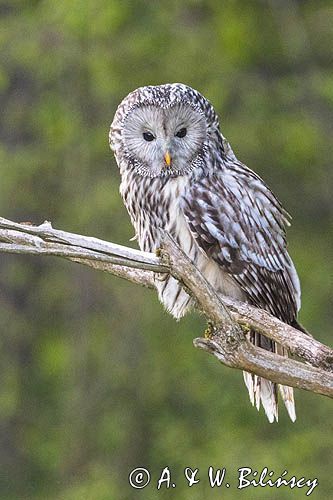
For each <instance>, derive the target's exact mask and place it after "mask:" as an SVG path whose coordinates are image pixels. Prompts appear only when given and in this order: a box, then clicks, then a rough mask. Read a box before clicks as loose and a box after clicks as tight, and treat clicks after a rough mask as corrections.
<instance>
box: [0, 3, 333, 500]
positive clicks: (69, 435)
mask: <svg viewBox="0 0 333 500" xmlns="http://www.w3.org/2000/svg"><path fill="white" fill-rule="evenodd" d="M332 44H333V5H332V2H330V1H328V0H327V1H324V0H317V1H314V0H313V1H296V0H284V1H274V0H271V1H269V0H267V1H265V0H262V1H260V0H258V1H253V0H252V1H251V0H233V1H219V0H215V1H213V0H211V1H209V0H205V1H199V0H186V1H183V2H176V1H172V0H171V1H168V2H148V1H146V2H145V1H142V0H140V1H139V0H134V1H126V0H125V1H124V0H118V1H115V0H112V1H110V0H98V1H92V0H72V1H65V0H59V1H57V2H54V1H51V0H44V1H42V0H34V1H32V0H31V1H18V0H16V1H15V0H12V1H4V0H2V1H0V47H1V51H0V215H1V216H3V217H6V218H10V219H13V220H15V221H32V222H33V223H41V222H42V221H43V220H45V219H47V220H50V221H52V224H53V225H54V227H56V228H59V229H64V230H68V231H71V232H77V233H81V234H86V235H92V236H96V237H100V238H103V239H107V240H110V241H113V242H117V243H121V244H124V245H135V244H134V243H129V238H131V237H132V236H133V229H132V228H131V226H130V222H129V219H128V216H127V213H126V212H125V209H124V207H123V205H122V201H121V199H120V196H119V194H118V187H119V173H118V169H117V166H116V163H115V160H114V158H113V155H112V153H111V152H110V150H109V147H108V130H109V125H110V123H111V121H112V118H113V114H114V112H115V110H116V107H117V105H118V104H119V102H120V100H121V99H122V98H123V97H124V96H125V95H126V94H127V93H128V92H129V91H131V90H133V89H134V88H136V87H138V86H141V85H147V84H159V83H165V82H176V81H179V82H183V83H186V84H188V85H190V86H192V87H194V88H196V89H198V90H199V91H201V92H202V93H203V94H204V95H205V96H206V97H207V98H209V100H210V101H211V102H212V103H213V104H214V106H215V108H216V110H217V111H218V113H219V115H220V121H221V128H222V131H223V134H224V135H225V136H226V137H227V138H228V140H229V141H230V143H231V145H232V147H233V149H234V151H235V153H236V155H237V156H238V157H239V159H240V160H242V161H243V162H244V163H246V164H247V165H248V166H249V167H250V168H253V169H254V170H255V171H256V172H258V173H259V174H260V175H261V176H262V177H263V178H264V179H265V180H266V182H267V183H268V184H269V185H270V186H271V188H272V189H273V190H274V192H275V193H276V194H277V195H278V197H279V198H280V200H281V201H282V202H283V204H284V206H285V207H286V208H287V210H288V211H289V212H290V213H291V214H292V215H293V225H292V227H291V228H290V229H289V231H288V239H289V250H290V253H291V255H292V257H293V259H294V261H295V264H296V267H297V269H298V271H299V275H300V279H301V284H302V290H303V306H302V311H301V317H300V319H301V322H302V323H303V324H304V325H305V326H306V328H307V329H308V330H309V331H310V332H312V333H313V335H314V336H315V337H316V338H317V339H318V340H320V341H322V342H325V343H331V342H332V336H331V333H332V320H333V317H332V282H333V279H332V274H333V273H332V257H333V252H332V213H333V210H332V208H333V201H332V187H333V170H332V132H333V131H332V123H333V113H332V111H333V64H332ZM204 328H205V323H204V321H203V319H202V318H200V317H199V316H198V315H196V314H194V313H193V314H192V315H190V316H188V317H186V318H185V319H184V320H182V321H181V322H179V323H177V322H175V321H174V320H173V319H172V318H171V317H170V316H168V315H167V313H165V312H164V311H163V309H162V306H161V305H160V304H159V303H158V300H157V298H156V296H155V294H154V293H153V292H151V291H148V290H144V289H140V288H138V287H136V286H135V285H132V284H130V283H127V282H125V281H122V280H120V279H118V278H116V277H112V276H110V275H105V274H103V273H98V272H97V271H93V270H89V269H86V268H84V267H80V266H79V265H77V264H74V263H68V262H63V261H61V260H57V259H56V258H37V257H35V258H34V257H28V256H17V255H16V256H15V255H11V256H7V255H6V256H5V255H1V256H0V331H1V336H0V380H1V383H0V497H1V498H4V499H9V500H10V499H17V498H20V499H21V498H22V499H23V498H24V499H45V498H50V499H63V500H76V499H77V500H79V499H80V500H81V499H96V500H104V499H105V500H108V499H131V498H137V497H138V498H142V499H143V498H144V499H155V498H157V497H159V498H184V499H191V500H192V499H194V500H196V499H198V500H199V499H201V498H204V497H205V498H207V497H209V498H221V495H222V496H223V498H234V497H235V496H236V495H237V494H239V496H240V497H241V498H244V499H245V498H246V499H252V498H254V497H255V498H268V497H269V498H272V499H287V498H288V499H290V498H304V497H305V492H306V489H301V490H298V491H297V490H296V489H294V490H290V489H289V488H280V489H279V490H278V489H273V488H265V489H263V488H262V489H259V488H256V489H253V488H252V489H246V490H242V491H238V490H237V489H236V484H237V483H236V477H237V469H238V467H242V466H249V467H253V468H254V469H255V470H258V471H261V469H262V468H263V467H264V466H267V467H268V468H269V470H274V471H275V472H276V475H277V476H279V475H280V474H281V472H283V471H284V470H285V469H287V470H288V472H289V477H290V476H292V475H296V477H298V478H299V477H302V476H305V477H306V478H314V477H317V478H318V480H319V486H318V487H317V488H316V489H315V491H314V493H313V494H312V496H311V498H318V499H319V498H323V499H326V498H329V497H330V495H331V493H332V489H333V481H332V462H333V460H332V449H333V432H332V431H333V429H332V427H333V425H332V403H331V401H329V400H328V399H325V398H324V397H320V396H318V395H314V394H311V393H306V392H300V391H295V395H296V410H297V415H298V419H297V421H296V423H295V424H292V423H291V422H290V421H289V419H288V417H287V414H286V411H285V410H284V408H282V407H281V411H280V422H279V423H278V424H269V423H268V421H267V420H266V418H265V415H264V413H263V411H260V413H259V414H258V413H257V411H256V410H255V409H254V408H252V406H251V405H250V402H249V399H248V395H247V391H246V388H245V386H244V384H243V379H242V374H241V373H240V372H237V371H233V370H230V369H228V368H226V367H224V366H222V365H220V364H219V363H218V362H217V361H216V360H215V359H213V358H212V357H210V356H208V355H207V354H205V353H203V352H202V351H198V350H196V349H194V348H193V347H192V339H193V338H194V337H197V336H200V334H202V332H203V329H204ZM166 465H168V466H169V467H170V469H171V471H172V472H173V479H174V480H175V482H176V483H177V487H176V488H175V489H174V490H168V491H167V490H165V489H162V490H160V491H158V492H157V491H156V483H157V480H158V477H159V474H160V472H161V470H162V469H163V468H164V467H165V466H166ZM210 465H212V466H214V467H226V468H227V471H228V479H229V480H230V483H231V485H232V486H231V488H230V489H229V490H227V489H226V488H223V489H222V490H221V489H215V490H212V489H210V488H209V486H208V481H207V472H206V471H207V469H208V467H209V466H210ZM139 466H144V467H147V468H149V469H150V471H151V474H152V482H151V484H150V485H149V487H147V488H146V489H145V490H143V491H139V490H133V489H131V488H130V487H129V486H128V484H127V477H128V473H129V471H130V470H131V469H132V468H134V467H139ZM186 466H189V467H193V468H196V467H198V468H199V469H200V471H201V472H200V477H202V480H201V482H200V484H198V485H196V486H193V487H192V488H191V489H189V488H188V487H187V486H186V481H185V479H184V477H183V469H184V467H186Z"/></svg>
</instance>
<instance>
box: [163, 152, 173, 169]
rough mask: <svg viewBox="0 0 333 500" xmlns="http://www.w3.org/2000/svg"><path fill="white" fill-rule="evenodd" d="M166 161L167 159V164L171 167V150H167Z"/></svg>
mask: <svg viewBox="0 0 333 500" xmlns="http://www.w3.org/2000/svg"><path fill="white" fill-rule="evenodd" d="M164 161H165V164H166V165H167V166H168V167H170V165H171V156H170V153H169V151H167V152H166V153H165V155H164Z"/></svg>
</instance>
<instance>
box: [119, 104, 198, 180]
mask: <svg viewBox="0 0 333 500" xmlns="http://www.w3.org/2000/svg"><path fill="white" fill-rule="evenodd" d="M206 134H207V131H206V124H205V119H204V116H203V115H202V113H200V112H199V111H197V110H195V109H193V107H191V105H190V104H175V105H173V106H171V107H167V108H162V107H157V106H152V105H146V106H145V105H143V106H140V107H135V108H134V109H133V110H132V111H131V112H130V113H129V115H128V116H127V118H126V120H125V121H124V132H123V140H124V146H125V149H126V151H127V153H128V154H129V155H130V156H131V157H132V158H133V159H135V164H136V169H137V171H138V173H139V174H141V175H148V176H150V177H157V176H168V175H170V176H175V175H182V174H184V173H186V172H189V171H190V170H191V169H192V163H193V161H194V160H195V159H196V158H197V156H198V155H199V154H200V152H202V149H203V145H204V142H205V140H206Z"/></svg>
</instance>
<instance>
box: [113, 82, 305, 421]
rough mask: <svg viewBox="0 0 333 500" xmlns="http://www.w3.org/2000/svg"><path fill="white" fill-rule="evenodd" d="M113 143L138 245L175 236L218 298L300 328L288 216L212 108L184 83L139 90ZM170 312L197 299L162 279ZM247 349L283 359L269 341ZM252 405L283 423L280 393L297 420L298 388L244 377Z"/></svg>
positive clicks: (118, 118)
mask: <svg viewBox="0 0 333 500" xmlns="http://www.w3.org/2000/svg"><path fill="white" fill-rule="evenodd" d="M110 145H111V148H112V149H113V151H114V154H115V157H116V160H117V163H118V166H119V169H120V174H121V185H120V193H121V196H122V198H123V200H124V203H125V206H126V208H127V210H128V213H129V215H130V219H131V222H132V224H133V226H134V229H135V233H136V237H137V239H138V243H139V246H140V248H141V249H142V250H144V251H149V252H153V251H155V250H156V249H157V248H159V246H160V245H161V240H162V237H163V232H164V231H167V232H169V233H170V234H171V235H172V236H173V237H174V238H175V240H176V241H177V243H178V244H179V246H180V247H181V248H182V250H183V251H184V252H185V253H186V254H187V255H188V256H189V257H190V259H191V260H192V261H193V262H194V264H195V265H196V266H197V268H198V269H199V270H200V271H201V272H202V274H203V275H204V276H205V277H206V279H207V280H208V281H209V283H210V284H211V285H212V286H213V288H214V289H215V291H216V292H217V293H219V294H222V295H228V296H230V297H233V298H235V299H238V300H241V301H247V302H249V303H251V304H253V305H255V306H257V307H259V308H263V309H266V310H267V311H269V312H270V313H272V314H273V315H275V316H276V317H278V318H279V319H281V320H282V321H285V322H286V323H289V324H292V325H294V326H295V327H298V324H297V321H296V317H297V312H298V310H299V308H300V285H299V280H298V277H297V273H296V270H295V267H294V265H293V263H292V260H291V258H290V256H289V254H288V252H287V249H286V237H285V226H286V225H289V221H288V217H289V216H288V214H287V212H285V210H284V209H283V208H282V206H281V204H280V202H279V201H278V200H277V198H276V197H275V195H274V194H273V193H272V191H271V190H270V189H269V188H268V186H267V185H266V184H265V183H264V181H263V180H262V179H261V178H260V177H259V176H258V175H257V174H256V173H255V172H253V171H252V170H250V169H249V168H248V167H246V166H245V165H243V164H242V163H241V162H239V161H238V160H237V158H236V156H235V155H234V153H233V151H232V149H231V147H230V145H229V144H228V142H227V141H226V139H225V138H224V137H223V135H222V133H221V131H220V126H219V120H218V117H217V115H216V113H215V111H214V108H213V107H212V105H211V104H210V103H209V102H208V101H207V100H206V99H205V98H204V97H203V96H202V95H201V94H200V93H199V92H197V91H195V90H194V89H191V88H190V87H187V86H186V85H183V84H166V85H159V86H148V87H142V88H140V89H137V90H135V91H134V92H132V93H131V94H129V96H127V97H126V98H125V99H124V100H123V101H122V103H121V104H120V105H119V107H118V110H117V112H116V115H115V118H114V120H113V123H112V125H111V130H110ZM155 281H156V288H157V290H158V294H159V298H160V300H161V302H162V303H163V304H164V306H165V308H166V309H167V310H168V311H169V312H170V313H171V314H172V315H173V316H174V317H176V318H180V317H182V316H183V315H184V314H185V313H186V312H187V311H188V310H189V309H190V307H191V305H192V299H191V298H190V297H189V295H188V294H187V293H186V292H185V290H184V289H183V288H182V287H181V285H180V284H179V283H178V282H177V281H176V280H175V279H174V278H173V277H171V276H167V277H165V276H163V277H161V276H160V275H156V277H155ZM248 336H249V339H250V340H251V342H253V343H254V344H256V345H257V346H259V347H262V348H264V349H267V350H270V351H272V352H276V353H278V354H280V355H282V356H285V355H287V352H286V351H285V350H284V349H283V348H282V347H281V346H278V345H276V344H275V343H274V342H272V341H271V340H270V339H267V338H265V337H264V336H262V335H260V334H257V333H256V332H250V333H249V334H248ZM244 379H245V382H246V385H247V388H248V391H249V394H250V399H251V401H252V403H253V404H255V405H256V406H257V408H258V409H259V407H260V403H262V405H263V407H264V409H265V412H266V415H267V417H268V419H269V421H270V422H272V421H274V420H277V419H278V407H277V401H278V389H279V392H280V394H281V396H282V399H283V401H284V403H285V406H286V408H287V410H288V413H289V415H290V417H291V419H292V420H295V418H296V416H295V409H294V400H293V391H292V389H291V388H289V387H285V386H279V387H277V386H276V385H275V384H273V383H272V382H270V381H268V380H265V379H263V378H261V377H257V376H256V375H252V374H249V373H244Z"/></svg>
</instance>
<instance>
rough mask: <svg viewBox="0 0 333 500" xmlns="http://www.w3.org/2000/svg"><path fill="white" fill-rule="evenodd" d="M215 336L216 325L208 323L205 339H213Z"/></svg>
mask: <svg viewBox="0 0 333 500" xmlns="http://www.w3.org/2000/svg"><path fill="white" fill-rule="evenodd" d="M213 335H214V325H213V323H212V322H211V321H208V322H207V328H206V330H205V331H204V338H205V339H211V338H212V337H213Z"/></svg>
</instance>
